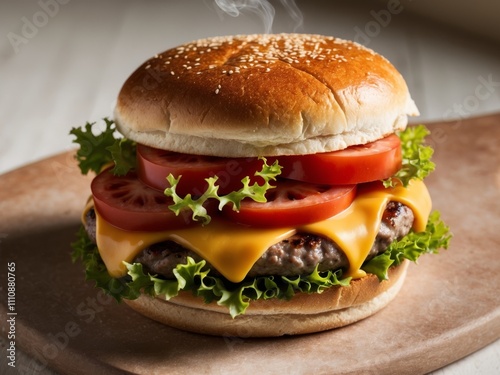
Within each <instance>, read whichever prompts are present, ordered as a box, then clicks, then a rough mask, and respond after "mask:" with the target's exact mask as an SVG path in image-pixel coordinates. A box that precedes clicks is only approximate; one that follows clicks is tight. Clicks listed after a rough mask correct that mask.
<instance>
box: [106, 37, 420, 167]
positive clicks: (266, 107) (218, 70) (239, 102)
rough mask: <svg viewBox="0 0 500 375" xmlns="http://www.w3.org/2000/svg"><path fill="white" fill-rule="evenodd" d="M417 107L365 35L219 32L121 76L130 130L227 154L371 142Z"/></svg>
mask: <svg viewBox="0 0 500 375" xmlns="http://www.w3.org/2000/svg"><path fill="white" fill-rule="evenodd" d="M408 115H418V110H417V108H416V106H415V104H414V102H413V100H412V99H411V97H410V94H409V92H408V88H407V86H406V83H405V81H404V79H403V78H402V76H401V75H400V74H399V72H398V71H397V70H396V69H395V68H394V66H392V65H391V64H390V63H389V62H388V61H387V60H386V59H385V58H383V57H382V56H380V55H378V54H376V53H375V52H373V51H372V50H370V49H367V48H365V47H362V46H360V45H359V44H356V43H353V42H350V41H345V40H342V39H337V38H333V37H325V36H319V35H304V34H278V35H241V36H227V37H215V38H207V39H202V40H197V41H193V42H191V43H187V44H184V45H181V46H179V47H176V48H172V49H170V50H167V51H165V52H163V53H161V54H158V55H156V56H154V57H153V58H151V59H149V60H148V61H146V62H145V63H143V64H142V65H141V66H140V67H139V68H138V69H137V70H136V71H135V72H134V73H133V74H132V75H131V76H130V77H129V78H128V79H127V81H126V82H125V84H124V85H123V87H122V89H121V91H120V93H119V96H118V101H117V105H116V109H115V121H116V123H117V127H118V129H119V130H120V131H121V132H122V133H123V134H124V135H125V136H126V137H128V138H130V139H132V140H135V141H137V142H139V143H143V144H146V145H149V146H153V147H157V148H161V149H166V150H172V151H177V152H184V153H191V154H203V155H214V156H226V157H246V156H271V155H293V154H310V153H317V152H326V151H334V150H339V149H343V148H346V147H348V146H350V145H354V144H364V143H367V142H370V141H374V140H376V139H379V138H382V137H384V136H386V135H388V134H391V133H393V132H394V131H395V130H398V129H404V128H405V126H406V124H407V116H408Z"/></svg>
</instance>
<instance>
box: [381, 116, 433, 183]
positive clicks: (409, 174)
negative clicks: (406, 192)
mask: <svg viewBox="0 0 500 375" xmlns="http://www.w3.org/2000/svg"><path fill="white" fill-rule="evenodd" d="M397 134H398V136H399V138H400V139H401V151H402V157H403V163H402V167H401V169H400V170H399V171H398V172H397V173H396V174H395V175H394V176H392V177H391V178H388V179H386V180H384V181H383V183H384V186H385V187H394V186H395V185H396V184H398V183H399V184H402V185H403V186H405V187H406V186H408V184H409V182H410V180H411V179H413V178H415V179H418V180H423V179H424V178H425V177H427V176H428V175H429V174H430V173H431V172H432V171H434V169H435V167H436V165H435V164H434V162H432V161H431V158H432V154H433V153H434V150H433V149H432V147H430V146H426V145H425V137H426V136H427V135H429V134H430V132H429V130H428V129H427V128H426V127H425V126H424V125H418V126H409V127H407V128H406V129H405V130H404V131H402V132H398V133H397Z"/></svg>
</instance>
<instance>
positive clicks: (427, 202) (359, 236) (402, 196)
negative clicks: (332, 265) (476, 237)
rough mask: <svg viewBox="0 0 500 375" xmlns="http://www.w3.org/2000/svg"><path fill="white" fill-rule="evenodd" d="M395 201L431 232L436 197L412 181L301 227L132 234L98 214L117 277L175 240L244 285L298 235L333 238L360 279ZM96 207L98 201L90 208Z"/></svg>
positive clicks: (362, 196) (219, 222)
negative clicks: (151, 249) (271, 251)
mask: <svg viewBox="0 0 500 375" xmlns="http://www.w3.org/2000/svg"><path fill="white" fill-rule="evenodd" d="M391 200H392V201H397V202H401V203H403V204H405V205H407V206H408V207H410V208H411V209H412V211H413V213H414V216H415V220H414V223H413V229H414V230H415V231H417V232H420V231H424V230H425V226H426V224H427V219H428V217H429V214H430V211H431V199H430V196H429V192H428V190H427V188H426V186H425V185H424V183H423V182H421V181H412V183H411V184H410V185H409V186H408V187H407V188H403V187H401V186H400V187H395V188H391V189H385V188H383V187H373V186H372V187H369V188H367V187H361V188H360V189H359V190H358V194H357V196H356V198H355V200H354V201H353V203H352V204H351V205H350V206H349V208H347V209H346V210H344V211H343V212H342V213H340V214H338V215H336V216H334V217H331V218H329V219H326V220H323V221H321V222H317V223H313V224H309V225H302V226H298V227H285V228H248V227H245V226H242V225H239V224H235V223H232V222H229V221H227V220H224V219H217V218H214V219H213V220H212V221H211V222H210V224H209V225H207V226H204V227H203V226H193V227H189V228H185V229H180V230H179V229H177V230H171V231H168V230H167V231H159V232H130V231H124V230H121V229H119V228H116V227H114V226H113V225H111V224H110V223H108V222H107V221H106V220H104V219H103V218H102V217H101V216H100V215H99V213H98V212H97V210H96V219H97V220H96V225H97V227H96V240H97V246H98V248H99V252H100V254H101V257H102V260H103V261H104V263H105V265H106V267H107V269H108V272H109V273H110V274H111V276H113V277H121V276H123V275H125V274H126V271H127V270H126V267H125V265H124V264H123V261H125V262H128V263H130V262H132V261H133V259H134V258H135V257H136V256H137V255H138V254H139V253H140V252H141V251H142V250H144V249H145V248H147V247H148V246H150V245H152V244H154V243H157V242H161V241H166V240H172V241H175V242H177V243H179V244H180V245H182V246H183V247H185V248H187V249H190V250H192V251H193V252H195V253H197V254H198V255H200V256H201V257H202V258H203V259H205V260H206V261H207V262H209V263H210V264H211V265H212V266H213V267H214V268H216V269H217V270H218V271H219V272H220V273H221V274H222V275H224V277H226V278H227V279H228V280H230V281H232V282H240V281H241V280H243V279H244V278H245V276H246V275H247V273H248V271H249V270H250V269H251V268H252V266H253V265H254V264H255V262H257V260H258V259H259V258H260V257H261V256H262V254H263V253H264V252H265V251H266V250H267V249H268V248H269V247H270V246H271V245H273V244H275V243H277V242H280V241H282V240H284V239H286V238H288V237H290V236H292V235H293V234H295V233H297V232H302V233H313V234H317V235H320V236H323V237H327V238H330V239H331V240H333V241H334V242H335V243H336V244H337V245H338V246H339V247H340V248H341V249H342V250H343V251H344V253H345V254H346V256H347V258H348V259H349V270H348V272H347V276H351V277H353V278H360V277H363V276H364V275H365V273H364V271H362V270H361V269H360V268H361V265H362V264H363V262H364V260H365V259H366V257H367V256H368V253H369V251H370V249H371V247H372V245H373V242H374V241H375V237H376V236H377V233H378V229H379V227H380V223H381V221H382V215H383V212H384V210H385V208H386V205H387V203H388V202H389V201H391ZM91 207H92V201H90V202H89V203H88V204H87V207H86V209H85V210H86V211H87V210H89V209H90V208H91Z"/></svg>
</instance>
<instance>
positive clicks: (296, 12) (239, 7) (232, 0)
mask: <svg viewBox="0 0 500 375" xmlns="http://www.w3.org/2000/svg"><path fill="white" fill-rule="evenodd" d="M214 1H215V3H216V5H217V7H218V8H217V9H219V10H222V12H224V14H227V15H229V16H231V17H238V16H239V15H240V14H241V13H245V12H251V13H254V14H256V15H257V16H258V17H259V18H261V19H262V22H263V23H264V29H265V33H266V34H270V33H272V28H273V21H274V15H275V13H276V11H275V9H274V7H273V5H272V4H271V3H270V2H269V1H268V0H214ZM280 2H281V4H282V5H283V7H284V8H285V9H286V11H287V13H288V15H289V16H290V17H291V18H292V20H293V21H294V23H295V26H294V31H297V29H298V28H300V27H302V24H303V17H302V12H301V11H300V9H299V7H298V6H297V4H295V0H280Z"/></svg>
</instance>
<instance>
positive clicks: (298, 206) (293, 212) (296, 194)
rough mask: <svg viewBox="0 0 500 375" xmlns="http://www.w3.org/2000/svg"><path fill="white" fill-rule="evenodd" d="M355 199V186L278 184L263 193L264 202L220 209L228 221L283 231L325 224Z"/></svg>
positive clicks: (243, 203)
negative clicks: (281, 229)
mask: <svg viewBox="0 0 500 375" xmlns="http://www.w3.org/2000/svg"><path fill="white" fill-rule="evenodd" d="M355 196H356V185H341V186H328V185H320V184H307V183H303V182H299V181H292V180H278V182H277V186H276V188H274V189H271V190H268V192H267V193H266V198H267V202H266V203H258V202H255V201H251V200H244V201H242V202H241V207H240V211H239V212H236V211H234V210H233V209H232V206H231V205H229V206H226V207H224V211H223V212H224V214H225V215H226V216H227V217H229V218H230V219H231V220H234V221H236V222H239V223H241V224H246V225H250V226H258V227H286V226H298V225H303V224H310V223H314V222H317V221H321V220H325V219H327V218H329V217H332V216H334V215H336V214H338V213H340V212H342V211H343V210H345V209H346V208H347V207H349V205H350V204H351V202H352V201H353V200H354V198H355Z"/></svg>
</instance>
